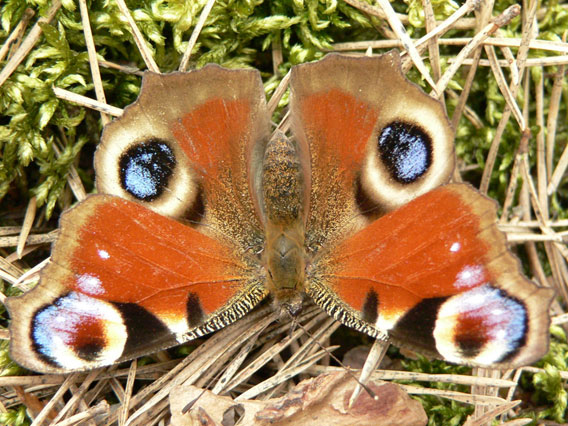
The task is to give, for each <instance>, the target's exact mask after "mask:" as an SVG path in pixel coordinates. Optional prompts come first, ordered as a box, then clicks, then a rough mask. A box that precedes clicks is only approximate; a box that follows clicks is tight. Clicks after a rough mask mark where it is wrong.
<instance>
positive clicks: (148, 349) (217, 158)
mask: <svg viewBox="0 0 568 426" xmlns="http://www.w3.org/2000/svg"><path fill="white" fill-rule="evenodd" d="M290 92H291V95H290V106H289V113H290V118H291V122H292V130H293V132H292V134H293V137H292V138H287V137H286V136H285V135H284V134H283V133H281V132H279V131H276V132H274V134H273V135H272V136H271V132H270V129H271V127H270V126H271V123H270V117H269V114H268V112H267V105H266V99H265V95H264V90H263V85H262V81H261V79H260V76H259V73H258V72H257V71H255V70H242V69H241V70H228V69H224V68H222V67H219V66H217V65H207V66H205V67H204V68H202V69H200V70H195V71H191V72H188V73H173V74H169V75H158V74H154V73H151V72H148V73H146V74H145V76H144V79H143V84H142V89H141V93H140V96H139V98H138V100H137V101H136V102H135V103H134V104H132V105H130V106H129V107H127V108H126V109H125V111H124V114H123V115H122V116H121V117H120V118H118V119H116V120H115V121H114V122H112V123H110V124H109V125H107V126H106V127H105V129H104V131H103V135H102V140H101V143H100V145H99V147H98V149H97V151H96V154H95V170H96V187H97V190H98V192H99V193H98V194H95V195H90V196H88V197H87V198H86V199H85V200H84V201H82V202H80V203H79V204H78V205H77V206H76V207H73V208H72V209H70V210H69V211H67V212H66V213H64V214H63V215H62V217H61V223H60V225H61V226H60V234H59V237H58V239H57V241H56V243H55V244H54V247H53V250H52V256H51V262H50V263H49V265H48V266H47V267H46V268H45V269H44V270H43V271H42V274H41V277H40V282H39V284H38V285H37V286H36V287H35V288H34V289H33V290H31V291H29V292H28V293H26V294H24V295H23V296H20V297H12V298H9V299H8V300H7V308H8V310H9V313H10V316H11V319H12V322H11V328H10V330H11V355H12V357H13V359H15V360H16V361H17V362H18V363H20V364H21V365H23V366H24V367H27V368H29V369H31V370H35V371H39V372H46V373H62V372H69V371H80V370H87V369H92V368H96V367H101V366H105V365H111V364H114V363H117V362H121V361H125V360H129V359H133V358H135V357H138V356H141V355H145V354H149V353H152V352H155V351H158V350H160V349H164V348H168V347H171V346H173V345H176V344H180V343H183V342H186V341H189V340H191V339H195V338H197V337H199V336H203V335H206V334H208V333H211V332H214V331H215V330H219V329H221V328H223V327H225V326H227V325H229V324H231V323H233V322H235V321H237V320H238V319H239V318H241V317H242V316H244V315H245V314H246V313H247V312H249V311H250V310H252V309H253V308H254V307H255V306H257V305H258V304H259V303H260V302H261V301H262V300H263V299H265V298H267V297H270V298H271V299H272V301H273V302H272V303H273V304H274V309H277V310H278V312H279V313H280V315H281V316H282V317H287V316H296V315H298V313H299V312H300V311H301V308H302V304H303V303H304V299H306V298H311V299H312V300H313V302H315V304H317V305H318V306H319V307H321V309H323V310H324V311H326V312H327V313H328V314H329V315H331V316H332V317H333V318H335V319H337V320H338V321H340V322H341V323H343V324H345V325H347V326H349V327H352V328H354V329H356V330H359V331H361V332H363V333H366V334H368V335H370V336H372V337H375V338H378V339H390V340H391V341H393V342H394V343H395V344H399V345H402V346H406V347H410V348H412V349H415V350H418V351H420V352H422V353H424V354H427V355H432V356H435V357H438V358H441V359H445V360H448V361H450V362H455V363H462V364H469V365H476V366H484V367H487V366H491V367H496V368H503V367H512V366H520V365H524V364H528V363H531V362H534V361H535V360H537V359H538V358H540V357H541V356H543V355H544V354H545V353H546V351H547V348H548V327H549V325H550V318H549V313H548V310H549V306H550V304H551V301H552V298H553V291H552V290H551V289H544V288H539V287H537V286H536V285H535V284H533V283H531V282H530V281H528V280H527V279H526V278H525V277H524V276H523V275H522V274H521V272H520V270H519V262H518V260H517V259H516V258H515V257H514V256H513V255H512V254H511V253H510V252H509V251H508V249H507V246H506V240H505V236H504V235H503V234H502V233H501V232H500V231H499V230H498V229H497V226H496V210H497V206H496V203H495V202H494V201H492V200H490V199H488V198H486V197H484V196H483V195H481V194H480V193H479V192H477V191H476V190H474V189H473V188H472V187H470V186H469V185H467V184H460V183H448V182H449V180H450V177H451V175H452V173H453V172H454V168H455V158H454V157H455V153H454V144H453V131H452V129H451V127H450V124H449V122H448V119H447V117H446V115H445V112H444V110H443V107H442V106H441V104H440V103H439V102H438V101H437V100H434V99H432V98H431V97H429V96H428V95H426V94H425V93H424V92H422V90H421V89H420V88H418V87H417V86H415V85H414V84H412V83H410V82H409V81H408V80H406V79H405V77H404V76H403V75H402V72H401V70H400V57H399V55H398V53H397V52H394V51H393V52H390V53H387V54H384V55H382V56H377V57H364V58H354V57H347V56H341V55H337V54H330V55H327V56H326V57H325V58H324V59H322V60H320V61H317V62H314V63H310V64H303V65H298V66H295V67H294V68H293V69H292V71H291V78H290Z"/></svg>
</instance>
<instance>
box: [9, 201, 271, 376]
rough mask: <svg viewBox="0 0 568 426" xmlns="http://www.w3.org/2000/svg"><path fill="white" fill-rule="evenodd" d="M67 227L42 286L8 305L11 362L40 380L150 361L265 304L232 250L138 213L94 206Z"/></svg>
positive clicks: (120, 204) (251, 273)
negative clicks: (146, 357)
mask: <svg viewBox="0 0 568 426" xmlns="http://www.w3.org/2000/svg"><path fill="white" fill-rule="evenodd" d="M61 225H62V227H61V235H60V237H59V239H58V242H57V244H56V247H55V249H54V251H53V254H52V260H51V263H50V265H49V266H48V267H47V268H46V270H45V271H44V273H43V274H42V280H41V284H40V285H39V286H38V287H36V288H35V289H34V290H33V291H31V292H30V293H28V294H27V295H26V296H25V297H21V298H12V299H10V302H9V305H8V307H9V308H10V313H11V314H12V318H13V319H14V324H15V326H14V327H13V328H12V333H13V339H12V344H13V347H12V351H13V352H12V353H13V354H14V355H15V356H16V357H17V359H18V360H19V361H20V363H22V364H23V365H25V366H27V367H29V368H31V369H33V370H38V371H51V372H55V371H65V370H71V369H85V368H93V367H99V366H102V365H109V364H112V363H114V362H116V361H121V360H126V359H131V358H134V357H136V356H139V355H142V354H147V353H151V352H154V351H156V350H158V349H162V348H165V347H168V346H172V345H175V344H177V343H180V342H183V341H186V340H189V339H191V338H195V337H197V336H200V335H203V334H206V333H208V332H211V331H214V330H216V329H219V328H221V327H224V326H226V325H227V324H229V323H231V322H233V321H235V320H236V319H237V318H239V317H241V316H242V315H244V314H245V313H246V312H247V311H248V310H250V309H251V308H252V307H253V306H254V305H256V304H257V303H258V302H259V301H260V299H262V298H263V297H264V296H265V291H264V289H263V287H262V285H261V283H259V281H258V277H259V276H260V275H259V272H258V270H255V269H254V266H251V265H249V264H247V263H246V260H244V259H242V258H239V257H237V256H235V254H234V252H235V250H234V248H231V247H227V246H225V245H223V244H221V243H219V242H217V241H215V240H214V239H212V238H209V237H207V236H206V235H204V234H202V233H200V232H198V231H196V230H195V229H193V228H190V227H188V226H185V225H182V224H180V223H178V222H176V221H174V220H172V219H169V218H167V217H165V216H161V215H159V214H157V213H154V212H153V211H151V210H149V209H146V208H145V207H143V206H141V205H139V204H138V203H134V202H130V201H127V200H123V199H120V198H118V197H113V196H107V195H96V196H91V197H89V198H87V200H85V201H84V202H82V203H81V204H80V205H79V206H78V207H76V208H74V209H72V210H71V211H70V212H69V213H66V214H65V215H64V216H63V217H62V220H61ZM27 321H31V324H32V327H31V330H28V329H27V328H26V327H25V326H24V324H26V322H27ZM30 347H31V348H33V350H32V351H31V353H32V354H33V356H30V351H29V349H30ZM25 354H27V356H24V355H25Z"/></svg>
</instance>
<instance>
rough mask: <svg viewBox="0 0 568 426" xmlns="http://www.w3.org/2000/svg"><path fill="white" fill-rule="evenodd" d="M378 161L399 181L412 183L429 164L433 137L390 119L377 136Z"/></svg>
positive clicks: (416, 128) (419, 129)
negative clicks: (390, 121)
mask: <svg viewBox="0 0 568 426" xmlns="http://www.w3.org/2000/svg"><path fill="white" fill-rule="evenodd" d="M378 147H379V154H380V157H381V160H382V162H383V164H384V165H385V167H386V168H387V170H388V171H389V173H390V175H391V177H392V178H393V179H394V180H395V181H397V182H399V183H405V184H407V183H413V182H415V181H416V180H418V178H420V176H422V175H423V174H424V173H426V172H427V171H428V169H429V168H430V165H431V164H432V140H431V138H430V136H429V135H428V134H427V133H426V132H425V131H424V130H423V129H421V128H420V127H418V126H416V125H413V124H409V123H404V122H401V121H393V122H392V123H390V124H389V125H387V126H386V127H384V128H383V130H382V132H381V134H380V135H379V138H378Z"/></svg>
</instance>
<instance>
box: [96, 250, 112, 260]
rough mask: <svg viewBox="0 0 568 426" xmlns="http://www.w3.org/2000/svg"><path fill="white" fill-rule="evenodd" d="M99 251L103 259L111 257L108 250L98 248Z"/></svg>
mask: <svg viewBox="0 0 568 426" xmlns="http://www.w3.org/2000/svg"><path fill="white" fill-rule="evenodd" d="M98 253H99V257H100V258H101V259H105V260H106V259H110V254H108V251H106V250H98Z"/></svg>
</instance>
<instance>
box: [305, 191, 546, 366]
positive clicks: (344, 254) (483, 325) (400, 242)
mask: <svg viewBox="0 0 568 426" xmlns="http://www.w3.org/2000/svg"><path fill="white" fill-rule="evenodd" d="M495 210H496V209H495V203H494V202H492V201H490V200H488V199H487V198H485V197H483V196H482V195H481V194H479V193H478V192H477V191H475V190H473V189H472V188H470V187H468V186H467V185H463V184H453V185H446V186H443V187H441V188H438V189H436V190H433V191H430V192H429V193H427V194H425V195H422V196H421V197H419V198H417V199H416V200H414V201H411V202H410V203H408V204H407V205H405V206H404V207H402V208H400V209H398V210H396V211H394V212H392V213H390V214H388V215H386V216H384V217H382V218H380V219H378V220H376V221H375V222H373V223H372V224H371V225H369V226H368V227H366V228H365V229H363V230H362V231H359V232H358V233H356V234H355V235H353V236H351V237H349V238H347V239H345V240H344V241H343V242H342V243H340V244H338V245H337V246H335V247H333V248H331V249H330V250H329V252H328V253H325V254H323V253H322V255H321V256H320V257H319V258H318V259H317V260H316V262H315V263H314V267H313V275H312V276H311V277H310V278H309V280H311V283H312V285H311V287H310V288H309V289H308V293H309V294H310V295H311V296H312V297H313V298H314V299H315V300H316V302H317V303H318V304H319V305H321V306H323V307H324V308H325V309H326V310H327V311H328V312H330V313H331V314H333V315H334V316H335V317H337V318H338V319H339V320H341V321H342V322H345V323H347V324H348V325H350V326H352V327H355V328H359V329H361V330H362V331H365V332H367V333H369V334H372V335H379V336H380V335H384V334H387V333H388V334H389V335H391V336H392V338H393V339H394V340H395V342H396V343H398V344H401V345H403V346H410V347H412V348H415V349H418V350H420V351H421V352H423V353H427V354H431V355H434V356H436V357H438V358H443V359H447V360H449V361H453V362H458V363H467V364H472V365H480V366H499V367H505V366H514V365H523V364H526V363H530V362H534V361H535V360H536V359H538V358H540V357H541V356H543V355H544V354H545V353H546V350H547V347H548V332H547V330H548V326H549V322H550V321H549V318H548V308H549V306H550V303H551V300H552V295H553V292H552V290H550V289H538V288H537V287H536V286H535V285H534V284H532V283H531V282H529V281H528V280H526V279H525V278H524V277H523V276H522V274H521V273H520V271H519V264H518V261H517V260H516V259H515V258H514V257H513V256H512V255H511V254H510V252H509V251H508V249H507V247H506V244H505V238H504V235H503V234H502V233H501V232H500V231H499V230H498V229H497V226H496V223H495V217H496V215H495V213H496V212H495ZM338 304H340V305H341V308H340V309H338V308H337V307H336V305H338Z"/></svg>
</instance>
